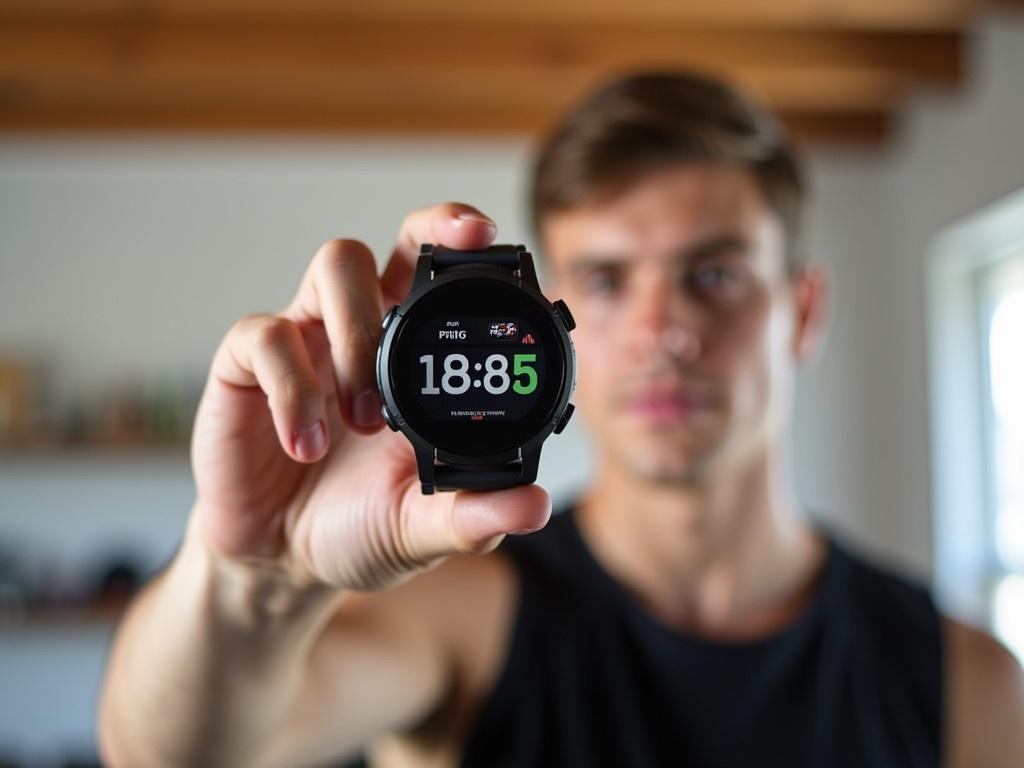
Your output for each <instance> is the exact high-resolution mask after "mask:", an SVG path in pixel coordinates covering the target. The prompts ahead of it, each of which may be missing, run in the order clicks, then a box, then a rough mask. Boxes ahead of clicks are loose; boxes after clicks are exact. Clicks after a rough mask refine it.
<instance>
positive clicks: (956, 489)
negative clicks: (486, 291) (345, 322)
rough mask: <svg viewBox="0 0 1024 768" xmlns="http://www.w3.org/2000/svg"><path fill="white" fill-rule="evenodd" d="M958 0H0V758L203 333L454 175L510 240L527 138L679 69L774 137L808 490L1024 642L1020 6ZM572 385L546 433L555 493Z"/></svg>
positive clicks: (45, 721) (282, 288) (162, 449)
mask: <svg viewBox="0 0 1024 768" xmlns="http://www.w3.org/2000/svg"><path fill="white" fill-rule="evenodd" d="M1014 5H1015V4H1014V3H1009V2H998V3H991V2H981V1H980V0H904V2H900V3H892V2H888V1H887V0H786V1H785V2H773V3H762V2H756V0H691V2H687V3H671V4H670V3H662V2H658V1H657V0H632V2H630V3H627V4H623V3H617V2H610V1H608V0H562V2H559V3H551V2H542V1H541V0H519V2H516V3H500V4H498V3H494V4H490V3H468V2H459V0H432V1H431V2H415V1H414V0H376V2H373V3H370V2H342V3H338V2H329V1H328V0H292V1H291V2H288V3H287V4H286V3H284V2H278V3H275V2H272V0H258V1H256V2H243V0H203V1H202V2H201V1H200V0H145V1H141V0H136V1H129V0H78V1H77V2H76V1H75V0H0V765H17V766H22V765H24V766H58V765H66V766H70V765H90V764H94V763H95V761H96V755H95V745H94V734H93V718H94V701H95V697H96V692H97V687H98V684H99V680H100V674H101V670H102V665H103V661H104V657H105V654H106V650H107V644H108V641H109V639H110V636H111V632H112V630H113V627H114V623H115V622H116V619H117V616H118V614H119V612H120V611H121V609H122V608H123V606H124V603H125V600H126V599H127V598H128V597H129V596H130V595H131V593H132V591H133V590H134V589H135V588H136V587H137V586H138V585H139V583H140V582H142V581H144V580H145V579H146V578H147V577H148V576H149V575H151V574H152V573H153V572H154V571H155V570H156V569H158V568H159V567H161V565H162V564H163V563H165V562H166V560H167V559H168V558H169V557H170V555H171V553H172V552H173V551H174V549H175V547H176V545H177V542H178V540H179V537H180V536H181V532H182V526H183V522H184V519H185V517H186V515H187V513H188V510H189V508H190V505H191V502H192V499H193V494H194V487H193V484H192V478H191V472H190V466H189V461H188V437H189V431H190V428H191V423H192V418H193V416H194V409H195V405H196V402H197V401H198V397H199V394H200V392H201V388H202V385H203V382H204V380H205V376H206V372H207V367H208V365H209V362H210V360H211V358H212V355H213V352H214V350H215V348H216V346H217V344H218V343H219V341H220V339H221V337H222V336H223V335H224V333H226V331H227V330H228V328H229V327H230V326H231V324H232V323H233V322H234V321H235V320H236V319H237V318H238V317H240V316H241V315H243V314H246V313H249V312H257V311H276V310H279V309H281V308H282V307H283V306H284V305H285V304H286V303H287V301H288V300H289V298H290V297H291V295H292V293H293V292H294V290H295V289H296V287H297V285H298V281H299V278H300V277H301V275H302V272H303V270H304V268H305V266H306V264H307V263H308V261H309V259H310V258H311V257H312V255H313V253H314V251H315V249H316V248H317V246H318V245H319V244H320V243H321V242H323V241H324V240H326V239H328V238H331V237H336V236H349V237H357V238H360V239H362V240H364V241H365V242H367V243H368V244H369V245H370V246H371V247H372V248H373V249H374V252H375V253H377V254H378V257H379V258H381V259H382V258H384V257H385V256H386V255H387V253H388V251H389V249H390V246H391V243H392V240H393V238H394V236H395V234H396V232H397V228H398V225H399V223H400V221H401V218H402V216H403V215H404V214H405V212H406V211H408V210H409V209H411V208H414V207H418V206H422V205H426V204H430V203H435V202H440V201H444V200H458V201H463V202H468V203H471V204H473V205H475V206H477V207H479V208H481V209H482V210H484V211H485V212H487V213H488V214H490V215H491V216H492V217H493V218H495V220H496V221H497V222H498V224H499V236H498V240H499V241H500V242H526V243H529V244H530V245H531V246H532V247H533V248H534V249H536V248H537V247H538V244H536V243H530V241H529V234H528V230H527V227H526V206H525V203H526V198H525V188H526V187H525V185H526V179H527V172H528V166H529V162H530V157H531V149H532V147H533V142H534V141H535V140H536V138H537V137H538V136H539V135H541V132H543V130H544V128H545V127H546V126H547V125H549V124H550V122H551V121H552V120H553V119H554V118H555V117H556V116H557V115H558V113H559V112H560V111H562V110H563V109H565V108H566V107H567V106H568V105H569V104H570V103H571V102H572V101H573V100H574V99H576V98H578V97H579V96H581V95H582V94H583V93H584V92H585V91H586V90H587V89H589V88H590V87H592V86H594V85H596V84H597V83H598V82H600V81H601V80H602V79H604V78H606V77H609V76H612V75H614V74H618V73H621V72H625V71H630V70H637V69H644V68H649V67H658V68H664V67H679V68H696V69H699V70H701V71H710V72H713V73H717V74H719V75H721V76H723V77H726V78H729V79H731V80H734V81H736V82H739V83H740V84H741V85H744V86H746V87H747V88H749V89H750V90H751V91H752V92H753V94H754V95H755V96H756V97H757V98H759V99H761V100H763V101H764V102H766V103H767V104H768V105H770V106H771V107H773V108H775V109H776V110H777V111H778V113H779V114H780V115H781V117H782V118H783V120H784V121H785V122H786V124H787V125H788V126H789V127H790V129H791V130H792V131H793V132H794V133H795V134H796V135H797V136H798V137H799V140H800V142H801V143H802V145H803V147H804V150H805V153H806V157H807V161H808V163H809V166H810V173H811V178H812V184H813V188H814V194H815V202H814V205H813V209H812V211H811V217H810V232H809V237H808V240H807V250H808V253H809V255H810V256H812V257H814V258H818V259H821V260H823V261H825V262H827V263H828V265H829V266H830V267H831V269H832V272H833V274H834V276H835V294H834V302H833V306H832V323H831V329H830V332H829V336H828V339H827V344H826V348H825V351H824V354H823V355H822V356H821V358H820V359H819V360H818V361H817V362H816V363H815V364H813V365H812V366H810V367H808V368H807V369H805V370H804V371H803V372H802V373H801V375H800V379H799V389H798V397H797V403H796V414H795V422H796V423H795V439H794V444H793V446H792V450H793V457H794V466H795V473H796V482H797V489H798V492H799V495H800V499H801V500H802V502H803V503H804V505H805V506H806V507H807V508H809V509H810V510H811V511H812V512H813V514H814V515H816V516H817V517H819V518H820V519H822V520H826V521H828V522H830V523H831V524H832V525H833V526H834V527H836V528H837V529H839V531H841V532H842V533H844V534H846V535H847V536H848V537H849V538H850V539H852V540H853V541H855V542H857V543H859V544H861V545H862V546H863V547H864V548H865V549H866V550H867V551H869V552H870V553H872V554H874V555H875V556H876V557H878V558H879V559H881V560H883V561H884V562H887V563H890V564H892V565H894V566H896V567H898V568H901V569H903V570H904V571H906V572H908V573H910V574H913V575H917V576H919V577H920V578H922V579H926V580H928V581H930V583H932V584H934V585H935V588H936V591H937V593H938V595H939V597H940V600H941V602H942V605H943V607H944V608H945V609H946V610H948V611H950V612H952V613H955V614H956V615H958V616H960V617H962V618H966V619H968V620H971V621H974V622H976V623H977V624H979V625H981V626H987V627H990V628H991V629H992V630H993V631H995V632H996V633H997V634H998V635H999V636H1000V637H1001V638H1002V639H1003V640H1004V642H1006V643H1008V644H1009V645H1010V646H1011V647H1012V648H1014V650H1015V651H1016V652H1017V653H1018V654H1020V655H1022V657H1024V342H1022V339H1024V140H1022V137H1024V83H1022V75H1024V13H1022V12H1021V10H1020V9H1019V7H1018V8H1014V7H1013V6H1014ZM588 472H589V456H588V450H587V443H586V435H585V434H583V433H582V432H581V423H580V420H574V421H573V422H572V424H571V425H570V428H569V430H568V431H567V433H566V434H565V435H563V436H561V437H559V438H556V439H554V440H552V441H550V442H549V443H548V444H547V446H546V447H545V455H544V461H543V462H542V466H541V478H540V481H541V482H542V483H543V484H544V485H545V486H547V487H548V488H549V489H550V490H551V491H552V493H553V495H554V496H555V498H556V502H557V501H558V500H563V499H566V498H568V496H570V495H571V494H572V493H573V491H574V489H576V488H578V487H580V485H582V484H583V483H584V482H585V481H586V478H587V474H588Z"/></svg>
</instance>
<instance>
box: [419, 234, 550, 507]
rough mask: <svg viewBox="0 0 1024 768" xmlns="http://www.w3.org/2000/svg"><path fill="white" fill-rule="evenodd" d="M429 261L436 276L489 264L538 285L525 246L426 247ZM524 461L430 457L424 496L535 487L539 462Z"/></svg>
mask: <svg viewBox="0 0 1024 768" xmlns="http://www.w3.org/2000/svg"><path fill="white" fill-rule="evenodd" d="M423 257H427V258H428V259H429V264H430V270H431V271H432V272H434V273H438V272H443V271H444V270H446V269H450V268H452V267H460V266H470V265H472V266H475V265H479V264H486V265H488V266H492V267H500V268H502V269H507V270H509V271H510V272H516V273H519V274H520V276H521V277H522V276H523V274H522V273H523V272H526V276H527V278H528V279H532V280H533V281H534V282H535V281H536V276H535V273H534V272H533V258H532V256H531V255H530V254H529V252H527V250H526V246H525V245H492V246H491V247H489V248H485V249H482V250H477V251H460V250H455V249H452V248H446V247H444V246H442V245H434V244H430V243H427V244H424V245H423V246H422V247H421V248H420V258H421V259H422V258H423ZM533 459H534V460H532V461H531V460H530V459H524V458H520V459H519V460H517V461H511V462H509V463H507V464H502V465H500V466H496V467H460V466H454V465H452V464H446V463H444V462H441V461H439V460H438V461H435V460H434V457H433V456H431V457H430V461H429V463H427V462H426V461H424V462H422V463H421V464H420V467H419V470H420V483H421V484H422V488H423V493H427V494H429V493H433V492H434V491H454V490H460V489H469V490H481V491H484V490H487V491H489V490H497V489H499V488H511V487H513V486H516V485H524V484H527V483H532V482H533V481H534V480H536V479H537V461H536V457H533Z"/></svg>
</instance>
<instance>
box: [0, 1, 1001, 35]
mask: <svg viewBox="0 0 1024 768" xmlns="http://www.w3.org/2000/svg"><path fill="white" fill-rule="evenodd" d="M1006 2H1007V0H998V1H997V2H995V3H993V2H989V1H988V0H899V2H892V0H772V2H760V1H759V0H687V1H686V2H666V0H631V1H630V2H629V3H625V4H624V3H622V2H619V0H559V2H551V1H550V0H516V2H514V3H481V2H478V1H474V0H430V2H427V3H425V2H423V0H288V2H281V1H280V0H4V7H3V13H4V15H5V16H6V17H7V18H11V19H13V18H36V19H38V18H50V19H55V18H77V19H86V18H92V19H100V20H111V19H123V18H151V19H160V20H165V21H166V20H176V19H177V20H182V19H184V20H196V19H207V20H213V19H220V20H226V21H230V22H233V23H237V22H259V21H264V22H266V21H269V22H272V23H279V22H282V21H287V20H289V19H302V20H305V21H310V22H325V21H338V20H352V19H357V18H360V19H364V20H375V21H388V20H394V19H403V20H408V21H417V22H427V23H436V22H452V21H456V22H458V21H476V22H483V23H488V24H506V23H512V22H536V23H561V24H576V23H580V22H604V23H612V24H618V23H647V24H656V25H665V24H668V25H696V26H707V25H722V24H725V25H740V26H744V27H754V28H765V27H767V28H773V27H780V26H785V27H796V28H808V29H813V28H820V27H831V28H846V29H877V30H884V29H894V30H941V29H947V30H948V29H958V28H961V27H962V26H963V24H964V23H965V22H966V21H967V20H969V19H970V18H971V17H973V16H974V15H975V14H976V13H977V12H978V11H979V10H981V9H982V8H984V7H986V6H989V5H993V4H994V5H1000V4H1005V3H1006Z"/></svg>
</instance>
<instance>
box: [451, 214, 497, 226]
mask: <svg viewBox="0 0 1024 768" xmlns="http://www.w3.org/2000/svg"><path fill="white" fill-rule="evenodd" d="M455 218H456V219H461V220H462V221H481V222H483V223H484V224H490V225H491V226H492V227H495V228H496V227H497V226H498V225H497V224H495V223H494V221H493V220H492V219H490V218H488V217H487V216H484V215H483V214H482V213H477V212H476V211H460V212H459V213H457V214H455Z"/></svg>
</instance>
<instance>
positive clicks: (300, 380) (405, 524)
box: [192, 203, 551, 589]
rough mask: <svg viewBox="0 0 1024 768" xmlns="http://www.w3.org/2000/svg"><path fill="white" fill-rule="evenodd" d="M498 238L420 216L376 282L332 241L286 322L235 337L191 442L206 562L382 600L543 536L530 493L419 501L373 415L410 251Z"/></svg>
mask: <svg viewBox="0 0 1024 768" xmlns="http://www.w3.org/2000/svg"><path fill="white" fill-rule="evenodd" d="M495 235H496V227H495V225H494V223H493V222H491V221H490V219H488V218H487V217H485V216H483V214H481V213H480V212H479V211H477V210H476V209H475V208H472V207H470V206H467V205H462V204H459V203H444V204H442V205H438V206H434V207H429V208H421V209H417V210H415V211H413V212H412V213H410V214H409V215H408V216H407V217H406V218H405V220H404V222H403V224H402V226H401V230H400V233H399V236H398V242H397V243H396V245H395V247H394V250H393V252H392V254H391V257H390V260H389V261H388V264H387V266H386V268H385V269H384V272H383V274H382V275H381V276H380V277H378V275H377V270H376V265H375V262H374V258H373V254H372V253H371V252H370V250H369V249H368V248H367V247H366V246H365V245H364V244H363V243H361V242H359V241H358V240H349V239H343V240H332V241H330V242H328V243H326V244H324V245H323V246H322V247H321V248H320V249H319V250H318V251H317V253H316V255H315V256H314V257H313V260H312V262H311V263H310V265H309V268H308V269H307V271H306V274H305V276H304V277H303V279H302V282H301V285H300V287H299V289H298V292H297V293H296V295H295V298H294V299H293V300H292V301H291V303H290V304H289V305H288V307H287V308H286V309H285V310H283V311H282V312H279V313H277V314H265V315H256V314H254V315H248V316H245V317H243V318H242V319H241V320H239V321H238V322H237V323H236V324H235V325H234V326H233V327H232V328H231V330H230V331H229V332H228V334H227V335H226V336H225V337H224V339H223V341H222V342H221V344H220V346H219V348H218V349H217V352H216V354H215V356H214V359H213V363H212V365H211V368H210V373H209V377H208V379H207V382H206V387H205V390H204V392H203V396H202V399H201V401H200V404H199V410H198V414H197V416H196V423H195V429H194V431H193V437H192V466H193V472H194V474H195V479H196V487H197V501H196V507H195V514H197V515H198V516H199V518H200V519H199V520H198V521H197V522H198V524H199V527H200V530H201V531H202V540H203V541H204V542H205V544H206V546H207V547H208V548H209V549H210V551H211V552H212V553H214V555H215V556H217V557H224V558H230V559H234V560H241V561H247V562H251V563H254V564H259V565H262V566H266V565H271V566H273V567H275V568H280V569H281V570H282V571H283V572H284V573H286V574H287V576H288V578H289V579H291V580H294V582H295V583H296V584H303V585H306V584H315V585H322V584H329V585H333V586H337V587H343V588H349V589H377V588H382V587H385V586H388V585H391V584H393V583H396V582H397V581H398V580H400V579H402V578H403V577H406V576H408V575H409V574H411V573H413V572H415V571H417V570H418V569H422V568H427V567H431V566H433V565H436V564H437V563H439V562H440V561H441V560H442V559H443V558H445V557H446V556H449V555H452V554H455V553H482V552H487V551H490V550H491V549H493V548H494V547H496V546H497V545H498V543H499V542H500V541H501V539H502V537H503V536H504V535H505V534H507V533H509V532H524V531H528V530H536V529H538V528H540V527H543V526H544V525H545V523H546V522H547V520H548V518H549V517H550V513H551V501H550V498H549V497H548V494H547V492H546V491H544V490H543V489H542V488H540V487H539V486H536V485H531V486H522V487H518V488H510V489H505V490H499V491H488V492H482V491H472V492H470V491H458V492H455V493H438V494H433V495H429V496H424V495H422V494H421V492H420V483H419V477H418V475H417V472H416V460H415V455H414V453H413V450H412V446H411V445H410V444H409V442H408V440H406V438H405V436H404V435H402V434H400V433H393V432H391V431H390V430H389V429H386V428H384V427H383V421H382V419H381V415H380V405H381V399H380V394H379V393H378V391H377V385H376V373H375V369H374V366H375V357H376V351H377V344H378V341H379V338H380V333H381V318H382V316H383V310H384V308H386V307H388V306H391V305H392V304H398V303H401V301H402V299H403V298H404V297H405V296H406V295H407V294H408V292H409V288H410V285H411V283H412V276H413V272H414V269H415V260H416V258H417V256H418V254H419V246H420V244H421V243H424V242H433V243H439V244H441V245H445V246H448V247H450V248H460V249H472V248H484V247H487V246H488V245H490V244H491V243H492V242H493V241H494V237H495Z"/></svg>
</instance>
